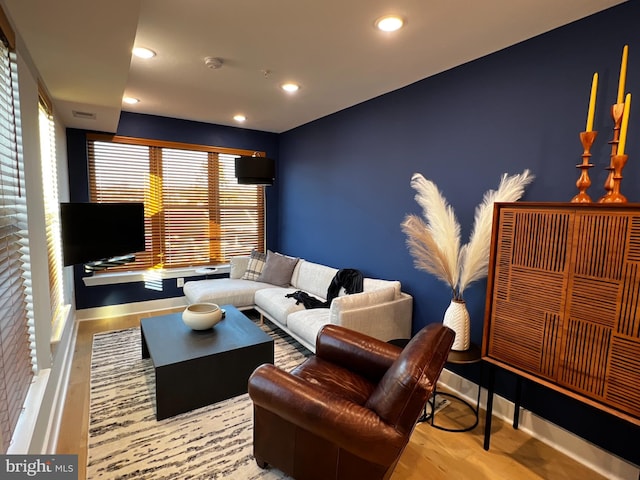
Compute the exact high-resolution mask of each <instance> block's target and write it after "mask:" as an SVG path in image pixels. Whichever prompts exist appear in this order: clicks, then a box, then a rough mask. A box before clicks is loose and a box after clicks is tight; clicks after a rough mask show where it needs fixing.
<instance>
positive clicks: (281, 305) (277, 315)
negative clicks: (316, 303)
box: [255, 282, 304, 326]
mask: <svg viewBox="0 0 640 480" xmlns="http://www.w3.org/2000/svg"><path fill="white" fill-rule="evenodd" d="M256 283H258V285H266V286H267V288H263V289H261V290H258V291H257V292H256V295H255V302H256V306H257V307H259V308H260V309H261V310H262V311H263V312H264V313H266V314H267V316H268V317H270V318H272V319H273V320H275V321H276V322H278V323H280V324H282V325H283V326H286V325H287V316H288V315H289V314H290V313H293V312H297V311H298V310H304V305H303V304H299V305H296V300H295V299H294V298H287V294H289V293H293V292H295V290H294V289H292V288H283V287H273V286H270V285H269V284H266V283H259V282H256Z"/></svg>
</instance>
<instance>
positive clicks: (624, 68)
mask: <svg viewBox="0 0 640 480" xmlns="http://www.w3.org/2000/svg"><path fill="white" fill-rule="evenodd" d="M628 57H629V45H625V46H624V48H623V49H622V63H621V64H620V80H619V81H618V101H617V102H616V103H622V99H623V98H624V82H625V81H626V79H627V58H628Z"/></svg>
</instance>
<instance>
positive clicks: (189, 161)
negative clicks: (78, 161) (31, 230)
mask: <svg viewBox="0 0 640 480" xmlns="http://www.w3.org/2000/svg"><path fill="white" fill-rule="evenodd" d="M146 142H148V143H146ZM88 152H89V184H90V197H91V201H93V202H127V201H131V202H144V204H145V232H146V242H145V243H146V250H145V252H140V253H136V261H135V263H134V264H133V265H132V264H126V265H124V266H122V267H114V268H111V270H117V269H127V270H131V269H149V268H175V267H186V266H201V265H215V264H220V263H226V262H228V261H229V258H230V257H232V256H234V255H247V254H249V253H250V252H251V250H252V249H254V248H255V249H257V250H259V251H263V250H264V230H265V222H264V217H265V213H264V207H265V205H264V187H262V186H256V185H239V184H238V183H237V180H236V178H235V158H236V157H237V156H239V155H246V152H244V151H237V153H236V152H234V151H233V150H227V149H216V148H215V147H205V146H197V145H184V144H176V143H171V144H169V143H167V144H163V142H157V141H147V140H143V139H130V138H122V137H114V138H112V139H109V140H108V141H106V140H104V139H103V138H102V137H100V136H90V137H89V139H88Z"/></svg>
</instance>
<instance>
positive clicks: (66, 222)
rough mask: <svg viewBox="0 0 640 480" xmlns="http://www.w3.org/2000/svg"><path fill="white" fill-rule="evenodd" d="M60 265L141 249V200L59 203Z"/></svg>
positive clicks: (143, 241) (90, 260) (142, 220)
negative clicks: (61, 259) (62, 262)
mask: <svg viewBox="0 0 640 480" xmlns="http://www.w3.org/2000/svg"><path fill="white" fill-rule="evenodd" d="M60 229H61V232H62V253H63V258H64V265H65V266H67V265H75V264H83V263H88V262H95V261H98V260H103V259H108V258H112V257H116V256H120V255H129V254H132V253H136V252H141V251H144V249H145V240H144V204H143V203H133V202H131V203H61V204H60Z"/></svg>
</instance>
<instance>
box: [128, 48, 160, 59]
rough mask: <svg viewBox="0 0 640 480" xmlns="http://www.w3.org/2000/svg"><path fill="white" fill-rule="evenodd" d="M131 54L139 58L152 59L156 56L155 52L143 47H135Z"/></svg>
mask: <svg viewBox="0 0 640 480" xmlns="http://www.w3.org/2000/svg"><path fill="white" fill-rule="evenodd" d="M132 52H133V54H134V55H135V56H136V57H139V58H152V57H155V56H156V52H154V51H153V50H150V49H148V48H144V47H135V48H134V49H133V50H132Z"/></svg>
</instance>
